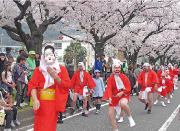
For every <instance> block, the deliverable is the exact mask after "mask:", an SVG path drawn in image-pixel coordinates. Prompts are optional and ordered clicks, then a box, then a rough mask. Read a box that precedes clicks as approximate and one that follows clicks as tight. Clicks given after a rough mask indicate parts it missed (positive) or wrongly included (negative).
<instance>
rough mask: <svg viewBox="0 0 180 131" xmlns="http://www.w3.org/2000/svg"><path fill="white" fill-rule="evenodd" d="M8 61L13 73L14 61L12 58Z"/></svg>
mask: <svg viewBox="0 0 180 131" xmlns="http://www.w3.org/2000/svg"><path fill="white" fill-rule="evenodd" d="M8 61H9V62H10V63H11V71H12V68H13V66H14V59H13V57H12V56H10V57H9V59H8Z"/></svg>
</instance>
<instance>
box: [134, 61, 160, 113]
mask: <svg viewBox="0 0 180 131" xmlns="http://www.w3.org/2000/svg"><path fill="white" fill-rule="evenodd" d="M139 83H140V84H141V91H140V93H139V96H138V99H139V100H140V101H141V102H142V103H144V104H145V110H146V109H147V108H148V106H149V108H148V111H147V114H151V108H152V105H153V93H154V92H155V90H156V91H157V84H158V77H157V74H156V72H155V71H153V70H151V69H150V65H149V63H144V65H143V71H142V72H141V74H139V76H138V79H137V81H136V85H135V86H134V87H138V84H139ZM147 99H148V101H149V103H148V102H147V101H146V100H147Z"/></svg>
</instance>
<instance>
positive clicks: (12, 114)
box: [0, 88, 20, 131]
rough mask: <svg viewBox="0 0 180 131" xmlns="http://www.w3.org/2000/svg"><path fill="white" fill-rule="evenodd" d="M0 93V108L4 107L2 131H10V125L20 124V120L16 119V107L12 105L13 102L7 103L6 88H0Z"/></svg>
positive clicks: (7, 93)
mask: <svg viewBox="0 0 180 131" xmlns="http://www.w3.org/2000/svg"><path fill="white" fill-rule="evenodd" d="M0 94H1V95H2V96H1V97H2V98H3V99H2V100H1V102H0V110H1V109H3V108H4V111H5V114H6V116H5V118H6V125H5V129H4V131H11V127H15V124H16V125H20V122H19V121H18V120H17V119H16V116H17V108H16V107H15V106H13V104H7V102H8V99H7V98H8V97H9V92H8V89H2V88H0Z"/></svg>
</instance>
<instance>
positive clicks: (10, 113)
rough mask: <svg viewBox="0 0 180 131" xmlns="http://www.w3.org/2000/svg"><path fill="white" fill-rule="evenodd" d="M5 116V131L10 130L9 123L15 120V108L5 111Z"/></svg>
mask: <svg viewBox="0 0 180 131" xmlns="http://www.w3.org/2000/svg"><path fill="white" fill-rule="evenodd" d="M5 114H6V117H5V119H6V126H5V129H8V128H11V121H12V120H16V116H17V108H16V107H15V106H12V110H5Z"/></svg>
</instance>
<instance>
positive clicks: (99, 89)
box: [92, 70, 105, 114]
mask: <svg viewBox="0 0 180 131" xmlns="http://www.w3.org/2000/svg"><path fill="white" fill-rule="evenodd" d="M94 74H95V76H96V77H95V78H93V80H94V82H95V84H96V87H95V88H94V93H93V94H92V97H93V98H94V99H95V106H96V114H99V113H100V108H101V98H102V96H103V93H104V92H105V88H104V83H103V79H102V78H101V77H100V75H101V72H100V71H99V70H95V71H94Z"/></svg>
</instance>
